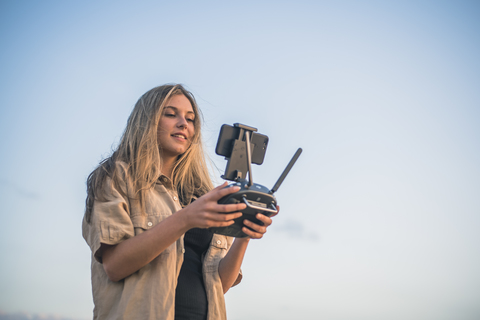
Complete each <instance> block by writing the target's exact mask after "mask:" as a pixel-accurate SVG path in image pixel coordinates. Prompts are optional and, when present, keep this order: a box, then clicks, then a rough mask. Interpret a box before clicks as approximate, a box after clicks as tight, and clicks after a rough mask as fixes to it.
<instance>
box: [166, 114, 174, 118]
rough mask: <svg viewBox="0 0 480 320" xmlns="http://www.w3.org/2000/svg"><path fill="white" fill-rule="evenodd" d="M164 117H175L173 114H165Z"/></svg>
mask: <svg viewBox="0 0 480 320" xmlns="http://www.w3.org/2000/svg"><path fill="white" fill-rule="evenodd" d="M165 117H170V118H172V117H175V114H174V113H165Z"/></svg>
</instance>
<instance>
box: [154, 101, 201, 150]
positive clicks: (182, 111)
mask: <svg viewBox="0 0 480 320" xmlns="http://www.w3.org/2000/svg"><path fill="white" fill-rule="evenodd" d="M194 122H195V113H194V112H193V108H192V104H191V103H190V100H188V99H187V97H185V96H184V95H183V94H178V95H174V96H172V97H171V98H170V99H169V100H168V101H167V103H166V105H165V108H164V109H163V113H162V116H161V117H160V121H159V122H158V127H157V141H158V147H159V148H160V150H161V154H162V157H164V158H176V157H178V156H179V155H181V154H183V153H185V151H187V149H188V147H190V144H191V143H192V139H193V136H194V134H195V126H194Z"/></svg>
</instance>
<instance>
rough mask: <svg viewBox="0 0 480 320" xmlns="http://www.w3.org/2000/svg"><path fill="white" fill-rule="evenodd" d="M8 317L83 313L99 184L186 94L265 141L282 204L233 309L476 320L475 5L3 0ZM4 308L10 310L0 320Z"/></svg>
mask: <svg viewBox="0 0 480 320" xmlns="http://www.w3.org/2000/svg"><path fill="white" fill-rule="evenodd" d="M0 39H1V40H0V44H1V50H0V70H1V72H0V90H1V94H0V137H1V138H0V150H2V153H1V154H2V156H1V158H0V168H1V171H0V201H1V203H2V209H1V210H0V215H1V221H2V223H1V225H2V232H0V253H1V257H2V258H1V260H2V263H1V264H0V310H3V312H4V313H7V314H10V313H15V312H28V313H31V314H39V313H43V314H55V315H58V316H59V317H63V318H74V319H88V318H91V314H92V308H93V303H92V298H91V285H90V251H89V248H88V246H87V244H86V243H85V241H84V240H83V238H82V236H81V220H82V217H83V210H84V200H85V180H86V177H87V176H88V174H89V173H90V172H91V171H92V170H93V169H94V168H95V166H96V165H97V163H98V162H99V161H100V160H101V159H103V157H106V156H108V155H109V153H110V151H111V149H112V148H113V147H114V146H115V144H116V143H117V142H118V140H119V138H120V136H121V134H122V131H123V129H124V127H125V124H126V120H127V117H128V115H129V113H130V112H131V110H132V108H133V105H134V104H135V102H136V100H137V99H138V98H139V97H140V96H141V95H142V94H143V93H144V92H146V91H147V90H149V89H150V88H152V87H154V86H157V85H160V84H164V83H170V82H179V83H183V84H185V85H186V87H187V88H188V89H190V90H191V91H192V92H193V93H194V95H195V96H196V98H197V100H198V102H199V105H200V107H201V109H202V111H203V114H204V118H205V125H204V137H205V142H206V146H207V149H208V152H209V154H210V156H211V158H212V159H213V161H214V163H215V164H216V165H217V167H218V170H217V171H216V172H214V173H213V175H214V176H215V177H217V183H220V182H221V179H220V178H218V177H219V176H220V175H221V173H222V171H223V170H224V166H225V161H224V160H223V158H222V157H219V156H217V155H215V154H214V147H215V143H216V139H217V136H218V132H219V129H220V126H221V125H222V124H224V123H228V124H233V123H234V122H240V123H244V124H248V125H251V126H254V127H257V128H258V129H259V132H261V133H263V134H266V135H268V136H269V138H270V143H269V147H268V150H267V154H266V158H265V162H264V164H263V165H262V166H254V167H253V176H254V178H255V179H256V180H255V182H257V183H261V184H264V185H266V186H267V187H271V186H273V184H274V183H275V181H276V179H277V177H278V176H279V175H280V173H281V171H282V170H283V168H284V166H285V165H286V164H287V163H288V161H289V160H290V158H291V156H292V155H293V153H294V152H295V150H296V149H297V147H302V148H303V149H304V153H303V154H302V156H301V157H300V159H299V160H298V162H297V165H296V166H295V167H294V168H293V170H292V171H291V173H290V175H289V176H288V177H287V179H286V180H285V182H284V184H283V185H282V187H281V188H280V190H279V191H278V193H277V199H278V201H279V204H280V205H281V207H282V209H281V212H280V214H279V215H278V216H277V217H276V218H275V220H274V224H273V226H272V227H271V228H270V230H269V231H268V233H267V235H266V236H265V238H264V239H262V240H259V241H252V243H251V245H250V247H249V249H248V251H247V255H246V258H245V262H244V265H243V272H244V280H243V281H242V283H241V285H239V286H238V287H236V288H234V289H232V290H230V291H229V292H228V293H227V295H226V299H227V312H228V316H229V319H232V320H236V319H238V320H239V319H254V320H255V319H262V320H264V319H329V320H352V319H353V320H363V319H365V320H367V319H368V320H376V319H378V320H384V319H402V320H403V319H419V320H420V319H421V320H449V319H455V320H471V319H479V318H480V273H479V271H478V270H480V232H479V230H480V196H479V195H480V167H479V164H480V59H479V57H480V2H478V1H329V2H326V1H295V2H294V1H242V2H235V3H233V2H225V1H202V2H196V1H177V2H168V3H167V2H164V1H137V2H135V3H134V2H133V1H101V2H100V1H95V2H94V1H81V2H80V1H77V2H73V1H1V2H0ZM0 314H1V312H0Z"/></svg>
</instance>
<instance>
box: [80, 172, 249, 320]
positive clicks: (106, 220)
mask: <svg viewBox="0 0 480 320" xmlns="http://www.w3.org/2000/svg"><path fill="white" fill-rule="evenodd" d="M117 168H118V169H119V171H121V172H122V173H121V174H122V176H123V177H124V181H125V185H124V186H122V188H123V187H125V189H126V190H127V195H128V197H127V198H125V197H123V196H121V194H120V193H119V192H118V190H116V189H115V188H113V187H110V181H107V183H106V185H107V188H108V190H107V201H105V202H100V201H95V203H94V206H93V211H92V216H91V221H90V223H87V222H86V220H85V218H84V220H83V225H82V232H83V237H84V238H85V240H86V241H87V243H88V245H89V246H90V249H91V250H92V265H91V268H92V291H93V301H94V304H95V308H94V312H93V318H94V319H102V320H103V319H152V320H153V319H169V320H170V319H172V320H173V319H174V312H175V288H176V286H177V278H178V275H179V273H180V268H181V266H182V263H183V253H184V252H185V250H184V244H183V236H182V237H180V239H178V240H177V241H175V242H174V243H172V244H171V245H170V246H169V247H168V248H167V249H166V250H165V251H163V252H162V253H161V254H160V255H159V256H158V257H156V258H155V259H154V260H153V261H152V262H150V263H149V264H147V265H146V266H144V267H143V268H141V269H140V270H138V271H137V272H135V273H133V274H132V275H130V276H128V277H126V278H125V279H123V280H120V281H118V282H113V281H110V280H109V279H108V277H107V275H106V273H105V270H104V269H103V265H102V257H101V254H100V252H99V249H100V246H101V244H102V243H104V244H108V245H115V244H118V243H120V242H122V241H124V240H126V239H129V238H131V237H134V236H136V235H138V234H140V233H142V232H145V231H147V230H148V229H150V228H152V227H154V226H155V225H156V224H157V223H159V222H161V221H162V220H164V219H166V218H167V217H169V216H170V215H172V214H174V213H175V212H176V211H178V210H180V209H181V205H180V202H179V199H178V195H177V193H176V191H175V190H174V189H173V188H172V183H171V181H170V180H169V179H168V178H167V177H165V176H162V177H160V179H159V182H158V183H157V184H156V185H155V187H154V188H153V189H151V190H149V191H148V192H147V193H146V197H145V199H144V205H145V212H146V214H143V213H142V211H141V209H140V203H139V202H138V200H135V199H134V197H133V195H131V194H130V191H131V190H132V186H131V183H130V179H129V178H128V174H127V173H126V170H125V164H123V163H118V164H117ZM232 241H233V239H232V238H231V237H226V236H223V235H218V234H214V235H213V238H212V242H211V243H210V247H209V249H208V251H207V253H206V255H205V258H204V261H203V280H204V283H205V290H206V293H207V299H208V317H207V319H209V320H211V319H226V309H225V300H224V294H223V288H222V283H221V280H220V276H219V273H218V265H219V262H220V260H221V259H222V258H223V257H224V256H225V255H226V253H227V251H228V250H229V248H230V246H231V244H232ZM241 277H242V276H241V274H239V276H238V278H237V280H236V282H235V284H234V285H236V284H238V283H239V282H240V280H241Z"/></svg>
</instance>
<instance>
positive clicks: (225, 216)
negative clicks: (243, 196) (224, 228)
mask: <svg viewBox="0 0 480 320" xmlns="http://www.w3.org/2000/svg"><path fill="white" fill-rule="evenodd" d="M241 216H242V213H241V212H232V213H213V212H211V213H208V214H207V216H206V217H207V219H209V220H213V221H231V220H234V219H237V218H240V217H241Z"/></svg>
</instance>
